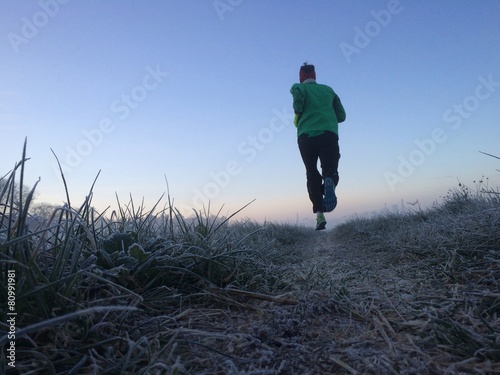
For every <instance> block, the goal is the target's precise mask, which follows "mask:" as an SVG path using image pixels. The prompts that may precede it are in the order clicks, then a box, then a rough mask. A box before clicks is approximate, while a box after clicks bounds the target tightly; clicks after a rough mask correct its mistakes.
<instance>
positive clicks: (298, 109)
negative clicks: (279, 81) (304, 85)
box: [290, 83, 305, 115]
mask: <svg viewBox="0 0 500 375" xmlns="http://www.w3.org/2000/svg"><path fill="white" fill-rule="evenodd" d="M300 86H301V85H300V84H297V83H296V84H294V85H293V86H292V88H291V89H290V92H291V93H292V96H293V111H294V112H295V114H298V115H300V114H301V113H302V112H303V111H304V102H305V92H303V90H301V87H300Z"/></svg>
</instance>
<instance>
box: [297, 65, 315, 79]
mask: <svg viewBox="0 0 500 375" xmlns="http://www.w3.org/2000/svg"><path fill="white" fill-rule="evenodd" d="M308 78H312V79H316V71H315V70H314V65H309V64H308V63H304V65H302V66H301V67H300V72H299V79H300V83H302V82H304V81H305V80H306V79H308Z"/></svg>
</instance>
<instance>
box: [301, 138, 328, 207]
mask: <svg viewBox="0 0 500 375" xmlns="http://www.w3.org/2000/svg"><path fill="white" fill-rule="evenodd" d="M315 138H317V137H306V136H301V137H299V139H298V144H299V150H300V156H301V157H302V161H303V162H304V166H305V167H306V177H307V191H308V193H309V199H310V200H311V202H312V204H313V212H314V213H316V212H319V211H322V210H323V194H322V189H321V185H322V182H323V181H322V177H321V174H320V173H319V171H318V167H317V165H318V157H319V156H318V147H317V142H316V141H317V140H316V139H315Z"/></svg>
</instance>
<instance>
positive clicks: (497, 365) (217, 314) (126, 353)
mask: <svg viewBox="0 0 500 375" xmlns="http://www.w3.org/2000/svg"><path fill="white" fill-rule="evenodd" d="M24 160H25V155H24V154H23V158H22V161H21V162H20V163H19V164H18V165H17V166H16V168H14V170H13V171H11V172H10V173H9V174H8V175H6V176H5V177H4V178H3V179H2V181H1V182H2V184H1V185H0V186H1V187H0V275H1V277H2V284H1V285H0V295H1V299H0V304H1V306H0V312H1V319H0V344H1V346H2V356H1V357H0V361H1V362H0V373H6V374H16V373H21V374H329V373H338V374H365V373H373V374H441V373H447V374H461V373H478V374H480V373H481V374H490V373H491V374H495V373H500V317H499V314H500V287H499V285H500V195H499V193H498V191H497V190H494V189H491V188H489V187H488V186H487V184H486V183H485V182H479V183H477V186H476V187H475V189H474V190H471V189H469V188H467V187H465V186H462V185H460V186H459V187H458V188H457V189H454V190H451V191H450V193H449V195H448V196H447V197H445V198H444V199H443V201H442V202H441V203H439V204H436V205H435V206H434V207H432V208H429V209H426V210H420V209H419V210H415V211H411V212H410V211H409V212H406V213H402V214H389V213H387V214H381V215H380V216H379V217H376V218H359V219H355V220H350V221H348V222H346V223H344V224H342V225H339V226H338V227H337V228H335V229H334V230H332V231H328V232H315V231H313V230H312V229H309V228H304V227H298V226H291V225H285V224H279V223H256V222H254V221H251V220H247V221H241V220H240V221H238V220H235V219H234V216H235V215H236V213H235V215H233V216H230V217H221V216H220V211H219V212H217V211H215V212H211V210H210V208H209V207H208V208H207V209H206V210H205V211H202V212H194V216H193V218H190V219H188V218H185V217H183V216H182V215H181V214H180V213H179V212H178V211H177V210H176V209H175V207H173V204H172V200H171V198H170V197H168V196H167V197H166V201H167V203H166V204H165V206H160V204H161V203H160V202H161V201H159V202H158V204H157V205H156V206H155V207H152V208H145V207H144V206H143V205H142V204H136V203H135V202H134V201H133V200H130V201H129V202H128V203H126V204H121V205H120V207H121V208H120V209H119V211H118V212H113V213H109V215H104V214H100V213H98V212H96V211H95V210H94V209H93V208H92V189H90V191H89V195H88V197H87V200H86V201H85V203H84V204H83V205H81V206H79V207H73V206H71V204H70V203H69V196H68V199H67V200H68V204H66V205H65V206H63V207H57V208H53V209H52V210H51V211H50V212H49V214H46V215H45V216H44V217H43V218H41V220H40V219H39V220H35V218H34V217H33V211H34V210H33V209H34V203H33V196H34V192H35V189H36V184H35V186H34V187H33V188H32V189H31V190H29V191H24V190H23V186H24V184H25V183H26V181H24V168H25V166H26V163H25V162H24ZM243 209H244V208H243ZM14 314H15V315H14ZM13 317H14V318H15V319H14V320H12V318H13ZM12 365H15V367H12Z"/></svg>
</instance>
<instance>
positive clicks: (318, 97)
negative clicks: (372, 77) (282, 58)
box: [290, 63, 346, 230]
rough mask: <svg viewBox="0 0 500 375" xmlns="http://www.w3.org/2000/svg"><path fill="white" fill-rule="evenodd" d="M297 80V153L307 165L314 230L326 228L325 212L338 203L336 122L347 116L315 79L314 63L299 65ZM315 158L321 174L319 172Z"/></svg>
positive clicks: (294, 91) (327, 88) (329, 90)
mask: <svg viewBox="0 0 500 375" xmlns="http://www.w3.org/2000/svg"><path fill="white" fill-rule="evenodd" d="M299 79H300V83H295V84H294V85H293V86H292V88H291V89H290V93H291V94H292V96H293V109H294V112H295V120H294V123H295V126H296V127H297V142H298V145H299V151H300V155H301V157H302V160H303V162H304V165H305V167H306V177H307V191H308V194H309V199H310V200H311V202H312V205H313V212H314V213H315V214H316V230H322V229H325V227H326V220H325V215H324V213H325V212H331V211H333V210H334V209H335V207H336V206H337V196H336V195H335V187H336V186H337V184H338V182H339V174H338V165H339V159H340V151H339V137H338V133H339V132H338V124H339V122H343V121H344V120H345V118H346V114H345V110H344V107H343V106H342V103H341V102H340V98H339V97H338V95H337V94H336V93H335V91H333V89H332V88H331V87H330V86H327V85H323V84H319V83H317V82H316V71H315V68H314V65H309V64H307V63H304V65H303V66H301V67H300V73H299ZM318 159H319V161H320V162H321V170H322V173H321V174H320V172H319V171H318V167H317V165H318Z"/></svg>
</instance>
